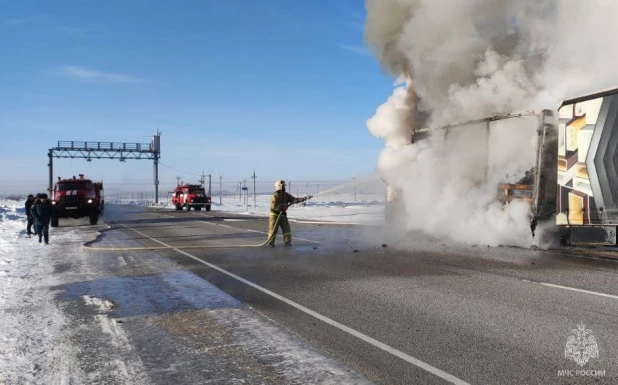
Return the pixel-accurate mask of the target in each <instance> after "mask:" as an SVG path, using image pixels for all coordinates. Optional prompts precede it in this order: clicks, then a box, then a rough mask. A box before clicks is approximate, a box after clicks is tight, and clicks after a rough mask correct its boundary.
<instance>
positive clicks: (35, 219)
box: [25, 193, 54, 245]
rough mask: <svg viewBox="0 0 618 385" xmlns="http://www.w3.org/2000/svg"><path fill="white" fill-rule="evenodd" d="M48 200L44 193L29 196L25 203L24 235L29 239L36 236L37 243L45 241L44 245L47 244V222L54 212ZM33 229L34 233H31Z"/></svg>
mask: <svg viewBox="0 0 618 385" xmlns="http://www.w3.org/2000/svg"><path fill="white" fill-rule="evenodd" d="M48 198H49V197H48V196H47V194H45V193H42V194H37V195H36V197H35V196H34V195H32V194H30V195H28V198H27V199H26V203H25V207H26V216H27V218H28V224H27V226H26V233H27V234H28V236H29V237H30V236H32V234H34V235H37V236H38V237H39V243H41V242H43V241H45V244H46V245H48V244H49V222H50V221H51V218H52V213H53V211H54V207H53V206H52V203H51V200H49V199H48ZM33 228H34V232H33V231H32V230H33Z"/></svg>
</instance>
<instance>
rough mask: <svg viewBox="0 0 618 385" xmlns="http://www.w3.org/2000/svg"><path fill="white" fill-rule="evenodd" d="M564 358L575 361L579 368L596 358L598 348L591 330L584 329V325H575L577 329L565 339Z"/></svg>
mask: <svg viewBox="0 0 618 385" xmlns="http://www.w3.org/2000/svg"><path fill="white" fill-rule="evenodd" d="M564 357H565V358H568V359H569V360H571V361H575V363H577V364H578V365H579V366H584V365H586V363H588V361H589V360H590V359H591V358H598V357H599V347H598V345H597V340H596V339H595V338H594V336H593V335H592V330H590V329H586V325H584V324H581V323H580V324H577V329H573V330H571V335H570V336H569V338H568V339H567V343H566V346H565V347H564Z"/></svg>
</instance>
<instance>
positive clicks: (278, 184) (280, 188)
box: [275, 180, 285, 191]
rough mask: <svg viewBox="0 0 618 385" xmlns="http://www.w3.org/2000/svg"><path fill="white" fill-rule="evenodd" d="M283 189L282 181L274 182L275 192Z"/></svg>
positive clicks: (283, 183) (283, 182)
mask: <svg viewBox="0 0 618 385" xmlns="http://www.w3.org/2000/svg"><path fill="white" fill-rule="evenodd" d="M283 189H285V181H284V180H278V181H276V182H275V190H276V191H279V190H283Z"/></svg>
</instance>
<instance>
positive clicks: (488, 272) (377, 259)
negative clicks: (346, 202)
mask: <svg viewBox="0 0 618 385" xmlns="http://www.w3.org/2000/svg"><path fill="white" fill-rule="evenodd" d="M105 218H106V219H105V220H106V222H107V223H109V224H111V225H113V226H114V228H116V229H118V230H122V231H123V232H124V233H125V235H126V236H127V237H128V238H130V239H133V240H135V241H137V242H139V244H141V245H143V246H145V247H161V246H172V247H173V248H172V249H162V250H158V251H157V253H159V254H160V255H162V256H164V257H166V258H169V259H170V260H172V261H174V262H176V263H178V264H180V265H181V266H183V267H184V268H186V269H188V270H190V271H192V272H194V273H195V274H197V275H198V276H199V277H202V278H203V279H204V280H207V281H208V282H210V283H212V284H214V285H215V286H217V287H218V288H220V289H221V290H223V291H225V292H227V293H229V294H230V295H232V296H233V297H235V298H236V299H238V300H239V301H241V302H242V303H244V304H246V305H248V306H250V307H251V308H253V309H254V310H256V311H258V312H259V313H261V314H263V315H265V316H267V317H268V318H270V319H272V320H274V321H275V322H276V323H278V324H279V325H280V326H281V327H283V328H285V329H288V330H290V331H292V332H293V333H295V334H297V335H299V336H301V337H302V338H304V339H305V340H306V341H308V342H309V343H310V344H312V345H313V346H314V347H317V348H319V349H322V350H323V351H325V352H327V353H329V354H330V355H332V356H333V357H335V358H337V359H339V360H340V361H342V362H343V363H344V364H345V365H347V366H348V367H350V368H351V369H354V370H356V371H358V372H360V373H361V374H363V375H364V376H366V377H367V378H368V379H370V380H372V381H374V382H376V383H379V384H449V383H470V384H562V383H576V384H580V383H582V384H584V383H595V384H596V383H614V384H615V383H618V333H617V329H618V326H617V322H616V321H617V320H618V275H617V273H618V264H617V262H614V261H608V260H596V259H584V258H578V257H577V255H576V254H575V253H572V252H569V251H555V250H554V251H534V250H526V249H516V248H487V247H472V246H469V247H458V246H452V245H446V244H443V243H440V242H435V241H430V240H427V239H423V238H422V237H418V236H417V237H414V238H412V236H410V239H409V240H408V241H409V242H408V244H407V246H406V248H405V249H403V248H401V247H400V246H395V245H394V244H392V243H391V242H392V241H391V242H387V241H385V239H387V238H388V237H385V235H384V231H383V230H382V229H379V228H373V227H365V226H358V227H357V226H350V225H328V224H312V223H304V222H303V223H296V222H292V224H291V225H292V230H293V232H294V246H293V247H283V245H282V241H281V239H278V241H277V243H278V247H276V248H274V249H271V248H266V247H263V248H258V247H237V246H250V245H257V244H260V243H261V242H263V241H264V240H265V239H266V234H265V232H266V231H267V218H257V217H247V216H242V215H234V214H227V213H221V212H209V213H206V212H204V211H202V212H193V211H192V212H185V211H182V212H176V211H173V210H169V211H168V210H160V209H143V208H134V207H128V206H117V207H113V206H110V208H109V209H108V213H107V214H106V217H105ZM103 241H104V240H103ZM385 242H386V243H387V244H386V245H383V243H385ZM103 243H104V242H103ZM103 243H101V244H103ZM201 246H205V247H208V248H202V247H201ZM213 246H215V247H213ZM220 246H225V247H220ZM217 247H220V248H217ZM578 324H585V328H586V330H589V332H588V333H587V334H586V333H584V334H581V333H580V335H579V337H580V339H579V341H580V347H585V346H589V345H594V344H593V342H595V343H596V346H597V347H598V354H597V355H596V356H595V355H594V353H592V357H587V356H586V357H584V358H588V359H584V360H583V361H586V362H583V361H581V362H580V363H581V365H580V364H578V363H576V362H574V361H573V360H569V359H568V358H566V357H565V347H566V345H567V341H568V339H569V336H570V335H573V336H574V338H575V339H576V340H577V338H578V335H577V333H575V332H574V330H575V329H577V325H578ZM590 335H592V336H594V339H593V340H592V339H589V338H588V337H589V336H590Z"/></svg>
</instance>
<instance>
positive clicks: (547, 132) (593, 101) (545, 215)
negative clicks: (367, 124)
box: [387, 88, 618, 245]
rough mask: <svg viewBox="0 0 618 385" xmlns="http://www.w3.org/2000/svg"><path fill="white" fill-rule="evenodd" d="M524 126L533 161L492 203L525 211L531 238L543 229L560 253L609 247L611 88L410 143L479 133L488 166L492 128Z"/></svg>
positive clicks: (617, 223)
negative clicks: (520, 205)
mask: <svg viewBox="0 0 618 385" xmlns="http://www.w3.org/2000/svg"><path fill="white" fill-rule="evenodd" d="M523 118H528V119H531V120H532V121H534V122H535V126H536V135H537V138H536V159H535V162H534V164H533V165H531V166H532V167H531V168H530V169H528V170H527V171H526V172H525V173H523V174H522V175H520V177H519V179H518V180H517V181H516V182H514V183H507V182H505V183H499V184H498V186H497V195H496V199H497V200H499V201H501V202H502V203H503V204H505V205H508V204H510V203H511V202H513V201H524V202H527V203H529V204H530V230H531V233H532V235H533V236H534V235H535V230H536V227H537V224H539V223H544V224H549V225H550V226H544V227H548V228H550V229H552V230H555V231H550V232H549V233H550V234H555V235H556V236H557V237H558V238H559V240H560V242H561V243H562V244H565V245H578V244H580V245H581V244H587V245H616V244H617V241H618V239H617V233H618V88H615V89H611V90H607V91H600V92H597V93H594V94H590V95H585V96H581V97H577V98H573V99H569V100H565V101H563V102H562V104H561V105H560V107H559V108H558V110H557V111H556V112H555V111H553V110H541V111H527V112H522V113H513V114H506V115H499V116H493V117H488V118H483V119H477V120H472V121H467V122H463V123H458V124H452V125H448V126H444V127H440V128H435V129H431V128H415V129H413V130H412V135H411V138H410V143H415V142H418V141H420V140H425V139H427V138H428V137H429V135H443V136H444V140H445V141H447V140H448V138H449V136H450V135H453V134H455V133H456V132H458V131H459V132H462V131H465V130H466V128H469V127H470V126H473V127H477V130H478V127H479V126H482V127H484V149H485V155H486V159H487V162H486V164H485V167H484V172H485V178H487V174H488V172H489V171H490V170H491V163H490V161H489V153H490V138H491V133H492V129H495V128H492V125H493V124H499V123H501V122H505V121H511V120H514V119H523ZM398 198H399V196H398V191H395V190H393V189H390V190H389V196H388V200H389V206H390V207H387V215H388V213H389V212H393V211H396V210H400V209H401V207H400V206H398V205H400V204H401V202H399V199H398Z"/></svg>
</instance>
